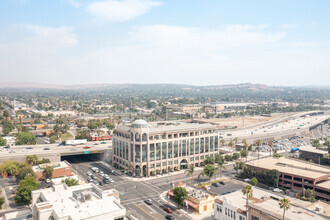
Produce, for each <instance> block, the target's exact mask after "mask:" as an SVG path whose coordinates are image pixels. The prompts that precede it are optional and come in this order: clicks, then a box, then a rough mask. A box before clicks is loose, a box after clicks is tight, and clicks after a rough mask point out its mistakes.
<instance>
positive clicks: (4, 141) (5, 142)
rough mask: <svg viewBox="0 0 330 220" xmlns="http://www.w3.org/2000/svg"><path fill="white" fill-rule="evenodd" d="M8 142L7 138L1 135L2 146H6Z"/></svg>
mask: <svg viewBox="0 0 330 220" xmlns="http://www.w3.org/2000/svg"><path fill="white" fill-rule="evenodd" d="M6 144H7V140H6V139H4V138H3V137H1V136H0V146H5V145H6Z"/></svg>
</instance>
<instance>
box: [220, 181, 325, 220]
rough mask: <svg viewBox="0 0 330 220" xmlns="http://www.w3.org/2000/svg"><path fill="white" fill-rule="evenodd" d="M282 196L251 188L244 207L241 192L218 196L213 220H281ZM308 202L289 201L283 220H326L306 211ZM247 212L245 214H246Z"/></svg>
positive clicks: (243, 197)
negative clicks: (251, 193) (289, 206)
mask: <svg viewBox="0 0 330 220" xmlns="http://www.w3.org/2000/svg"><path fill="white" fill-rule="evenodd" d="M282 198H283V197H282V196H279V195H275V194H273V193H270V192H268V191H265V190H261V189H258V188H255V187H254V188H253V196H252V197H251V198H250V199H249V202H248V206H246V196H244V195H243V194H242V192H241V191H236V192H232V193H229V194H226V195H222V196H219V197H217V198H216V199H215V205H214V219H215V220H281V219H283V209H281V208H280V206H279V201H280V200H281V199H282ZM309 204H310V203H309V202H304V201H300V200H298V199H294V198H292V199H291V208H290V209H289V210H287V211H286V214H285V219H288V220H289V219H291V220H298V219H306V220H307V219H313V220H314V219H315V220H321V219H326V216H322V215H320V214H319V213H316V212H314V211H312V210H310V209H308V206H309ZM246 210H247V212H246Z"/></svg>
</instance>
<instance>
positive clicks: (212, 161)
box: [204, 156, 214, 165]
mask: <svg viewBox="0 0 330 220" xmlns="http://www.w3.org/2000/svg"><path fill="white" fill-rule="evenodd" d="M204 164H205V165H207V164H214V158H213V157H210V156H208V157H207V158H206V159H205V160H204Z"/></svg>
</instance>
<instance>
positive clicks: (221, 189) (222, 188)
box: [209, 180, 244, 196]
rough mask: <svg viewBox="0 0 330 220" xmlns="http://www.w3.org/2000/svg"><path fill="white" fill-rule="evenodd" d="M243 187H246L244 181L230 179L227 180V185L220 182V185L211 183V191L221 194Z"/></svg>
mask: <svg viewBox="0 0 330 220" xmlns="http://www.w3.org/2000/svg"><path fill="white" fill-rule="evenodd" d="M243 187H244V184H243V183H240V182H238V181H232V180H229V181H225V185H221V184H220V185H219V186H218V187H216V186H212V185H211V186H210V189H209V191H211V192H213V193H217V194H218V195H220V196H221V195H225V194H227V193H230V192H234V191H238V190H242V189H243Z"/></svg>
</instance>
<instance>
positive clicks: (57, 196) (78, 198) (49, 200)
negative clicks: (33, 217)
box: [32, 184, 126, 220]
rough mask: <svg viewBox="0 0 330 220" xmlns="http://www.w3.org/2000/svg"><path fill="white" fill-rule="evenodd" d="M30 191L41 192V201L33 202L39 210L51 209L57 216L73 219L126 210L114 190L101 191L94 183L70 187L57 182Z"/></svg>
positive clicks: (114, 213)
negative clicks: (45, 187)
mask: <svg viewBox="0 0 330 220" xmlns="http://www.w3.org/2000/svg"><path fill="white" fill-rule="evenodd" d="M32 193H33V194H35V195H37V194H38V193H40V194H41V195H40V197H41V198H42V202H40V203H38V202H37V203H36V204H35V205H36V207H37V208H39V211H47V209H51V210H52V211H53V213H55V215H56V216H58V217H59V218H65V217H69V218H70V219H73V220H75V219H85V218H88V217H93V216H102V215H106V214H110V213H113V215H116V213H121V212H123V213H125V212H126V209H125V208H124V207H123V206H121V205H120V200H119V198H117V197H116V196H115V195H114V193H116V191H115V190H105V191H102V190H101V189H100V188H98V187H97V186H95V185H94V184H83V185H77V186H72V187H67V186H66V185H65V184H59V185H54V186H53V188H47V189H43V190H36V191H33V192H32Z"/></svg>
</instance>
